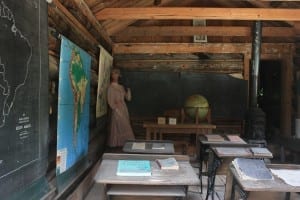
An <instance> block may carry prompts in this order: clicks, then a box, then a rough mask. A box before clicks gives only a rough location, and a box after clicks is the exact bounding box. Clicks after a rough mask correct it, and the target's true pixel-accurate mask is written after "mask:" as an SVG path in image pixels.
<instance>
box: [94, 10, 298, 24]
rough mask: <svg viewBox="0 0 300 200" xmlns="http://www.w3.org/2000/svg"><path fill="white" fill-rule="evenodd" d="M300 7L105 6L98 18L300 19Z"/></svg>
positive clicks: (97, 15)
mask: <svg viewBox="0 0 300 200" xmlns="http://www.w3.org/2000/svg"><path fill="white" fill-rule="evenodd" d="M299 16H300V9H280V8H276V9H274V8H187V7H181V8H174V7H172V8H170V7H159V8H158V7H155V8H105V9H103V10H101V11H100V12H98V13H96V17H97V19H98V20H109V19H110V20H137V19H157V20H158V19H170V20H172V19H212V20H214V19H217V20H277V21H300V17H299Z"/></svg>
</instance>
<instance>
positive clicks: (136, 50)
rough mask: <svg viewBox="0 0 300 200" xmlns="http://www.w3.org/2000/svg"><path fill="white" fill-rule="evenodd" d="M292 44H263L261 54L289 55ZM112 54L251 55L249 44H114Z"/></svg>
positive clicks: (291, 50)
mask: <svg viewBox="0 0 300 200" xmlns="http://www.w3.org/2000/svg"><path fill="white" fill-rule="evenodd" d="M293 51H294V46H293V44H288V43H276V44H275V43H263V44H262V54H280V55H283V54H291V53H293ZM113 53H114V54H145V53H149V54H164V53H242V54H245V55H251V43H197V44H196V43H115V44H114V45H113Z"/></svg>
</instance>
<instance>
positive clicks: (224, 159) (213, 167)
mask: <svg viewBox="0 0 300 200" xmlns="http://www.w3.org/2000/svg"><path fill="white" fill-rule="evenodd" d="M253 146H256V145H251V144H240V145H239V146H233V147H232V146H226V147H224V146H222V147H220V146H211V147H210V148H211V149H212V151H213V155H212V156H213V159H212V163H211V164H210V166H209V172H208V179H207V180H208V183H207V194H206V200H207V199H208V196H209V195H210V194H212V196H214V184H215V178H216V174H217V171H219V174H226V185H225V200H229V199H230V195H231V189H232V174H231V173H229V170H228V168H229V165H230V163H231V161H232V160H233V159H234V158H259V159H264V158H272V157H273V155H272V154H269V155H259V156H257V155H254V154H253V153H252V152H251V150H250V148H251V147H253ZM220 148H230V149H231V151H227V152H225V151H219V149H220ZM221 164H222V168H220V166H221Z"/></svg>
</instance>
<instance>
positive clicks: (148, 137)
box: [146, 128, 151, 140]
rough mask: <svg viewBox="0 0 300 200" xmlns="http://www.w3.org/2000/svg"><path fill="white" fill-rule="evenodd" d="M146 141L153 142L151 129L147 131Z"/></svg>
mask: <svg viewBox="0 0 300 200" xmlns="http://www.w3.org/2000/svg"><path fill="white" fill-rule="evenodd" d="M146 140H151V131H150V129H149V128H147V129H146Z"/></svg>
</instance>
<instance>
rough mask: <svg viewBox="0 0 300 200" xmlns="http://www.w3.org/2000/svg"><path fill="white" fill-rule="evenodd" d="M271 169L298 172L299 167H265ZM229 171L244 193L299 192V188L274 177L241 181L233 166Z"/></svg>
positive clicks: (276, 165)
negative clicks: (272, 178)
mask: <svg viewBox="0 0 300 200" xmlns="http://www.w3.org/2000/svg"><path fill="white" fill-rule="evenodd" d="M267 167H268V168H271V169H297V170H300V165H288V164H270V165H267ZM229 168H230V171H231V173H232V174H233V177H234V178H235V180H236V181H237V182H238V183H239V185H240V186H241V187H242V189H243V190H244V191H249V192H251V191H270V192H300V187H294V186H291V185H288V184H286V183H285V182H284V181H283V180H281V179H279V178H277V177H276V176H274V175H273V176H274V180H243V179H241V178H240V176H239V175H238V174H237V172H236V170H235V168H234V166H233V165H232V164H231V165H230V167H229Z"/></svg>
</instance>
